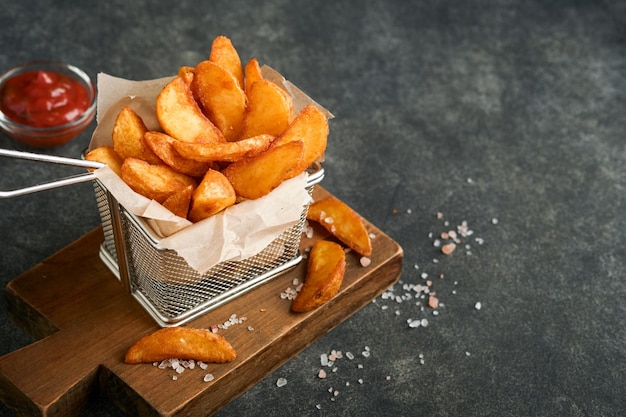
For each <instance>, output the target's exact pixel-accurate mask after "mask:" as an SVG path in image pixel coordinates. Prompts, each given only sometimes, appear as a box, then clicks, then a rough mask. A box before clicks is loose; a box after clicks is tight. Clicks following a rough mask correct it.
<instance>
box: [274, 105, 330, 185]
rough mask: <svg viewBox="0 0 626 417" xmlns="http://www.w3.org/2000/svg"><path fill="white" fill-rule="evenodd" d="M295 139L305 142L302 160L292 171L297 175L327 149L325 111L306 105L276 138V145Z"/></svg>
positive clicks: (293, 174)
mask: <svg viewBox="0 0 626 417" xmlns="http://www.w3.org/2000/svg"><path fill="white" fill-rule="evenodd" d="M293 140H301V141H302V143H303V144H304V155H303V156H302V161H301V162H300V164H299V165H298V166H296V167H295V168H294V170H293V172H292V173H291V175H292V176H294V177H295V176H296V175H298V174H300V173H301V172H303V171H304V170H306V169H307V168H308V167H309V166H311V164H312V163H313V162H315V161H316V160H318V159H320V158H321V157H322V156H323V155H324V152H325V151H326V144H327V142H328V120H327V119H326V116H325V115H324V113H322V112H321V110H319V109H318V108H317V107H315V106H313V105H308V106H306V107H304V108H303V109H302V110H300V112H299V113H298V115H297V116H296V118H295V119H294V120H293V122H292V123H291V124H290V125H289V127H288V128H287V130H286V131H285V132H284V133H283V134H282V135H281V136H279V137H278V138H277V139H276V141H275V145H274V146H280V145H281V144H283V143H287V142H290V141H293Z"/></svg>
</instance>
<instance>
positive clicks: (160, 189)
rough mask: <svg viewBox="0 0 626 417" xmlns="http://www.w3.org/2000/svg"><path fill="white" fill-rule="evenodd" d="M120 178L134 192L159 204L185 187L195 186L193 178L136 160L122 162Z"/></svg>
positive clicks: (167, 168) (163, 166)
mask: <svg viewBox="0 0 626 417" xmlns="http://www.w3.org/2000/svg"><path fill="white" fill-rule="evenodd" d="M121 177H122V180H123V181H124V182H125V183H126V184H128V186H129V187H130V188H132V189H133V190H134V191H135V192H137V193H139V194H141V195H143V196H144V197H147V198H150V199H152V200H155V201H157V202H159V203H163V202H164V201H165V200H166V199H167V198H168V197H169V196H171V195H172V194H174V193H175V192H177V191H180V190H181V189H183V188H185V187H188V186H190V185H191V186H193V187H195V186H196V185H197V183H196V181H195V180H194V179H193V178H191V177H189V176H187V175H184V174H181V173H180V172H176V171H174V170H173V169H172V168H170V167H169V166H167V165H163V164H161V165H152V164H149V163H148V162H146V161H143V160H141V159H137V158H126V159H125V160H124V163H123V164H122V175H121Z"/></svg>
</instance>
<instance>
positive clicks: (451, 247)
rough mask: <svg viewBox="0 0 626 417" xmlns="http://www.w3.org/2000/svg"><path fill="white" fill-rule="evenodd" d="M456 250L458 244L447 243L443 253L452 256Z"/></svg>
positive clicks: (442, 250) (443, 247)
mask: <svg viewBox="0 0 626 417" xmlns="http://www.w3.org/2000/svg"><path fill="white" fill-rule="evenodd" d="M455 249H456V244H455V243H454V242H450V243H446V244H445V245H443V246H442V247H441V253H443V254H444V255H450V254H452V252H454V250H455Z"/></svg>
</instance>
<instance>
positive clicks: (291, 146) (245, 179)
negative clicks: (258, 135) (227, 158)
mask: <svg viewBox="0 0 626 417" xmlns="http://www.w3.org/2000/svg"><path fill="white" fill-rule="evenodd" d="M303 148H304V146H303V145H302V142H300V141H294V142H289V143H286V144H284V145H281V146H276V147H270V148H269V149H268V150H266V151H265V152H262V153H260V154H258V155H256V156H252V157H250V158H243V159H240V160H239V161H236V162H233V163H232V164H230V165H229V166H227V167H226V168H225V169H224V170H223V171H222V172H223V173H224V175H226V177H227V178H228V180H229V181H230V183H231V184H232V185H233V188H234V189H235V192H236V193H237V195H238V196H239V197H243V198H247V199H251V200H254V199H257V198H259V197H263V196H264V195H266V194H268V193H269V192H270V191H272V190H273V189H274V188H276V187H278V186H279V185H280V183H281V182H283V180H284V179H285V178H286V177H287V175H288V174H289V172H290V171H291V170H292V169H293V167H294V166H296V165H297V164H298V163H299V162H300V159H301V158H302V152H303Z"/></svg>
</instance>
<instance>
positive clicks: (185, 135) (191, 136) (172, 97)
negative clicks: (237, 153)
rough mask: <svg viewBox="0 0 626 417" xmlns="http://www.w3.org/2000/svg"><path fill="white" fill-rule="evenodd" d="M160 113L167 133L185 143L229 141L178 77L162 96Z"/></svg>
mask: <svg viewBox="0 0 626 417" xmlns="http://www.w3.org/2000/svg"><path fill="white" fill-rule="evenodd" d="M156 114H157V118H158V119H159V123H160V124H161V127H162V128H163V130H164V131H165V132H166V133H167V134H168V135H170V136H172V137H174V138H176V139H178V140H182V141H185V142H201V143H219V142H225V141H226V139H224V135H222V132H221V131H220V130H219V129H218V128H217V127H216V126H215V125H214V124H213V123H212V122H211V121H210V120H209V119H208V118H207V117H206V116H205V115H204V114H203V113H202V110H200V107H199V106H198V104H197V103H196V101H195V99H194V98H193V94H192V92H191V89H190V88H189V86H188V85H187V83H186V82H185V80H183V79H182V78H180V77H175V78H174V79H172V81H170V82H169V83H168V84H167V85H166V86H165V87H163V89H162V90H161V92H160V93H159V95H158V96H157V99H156Z"/></svg>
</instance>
